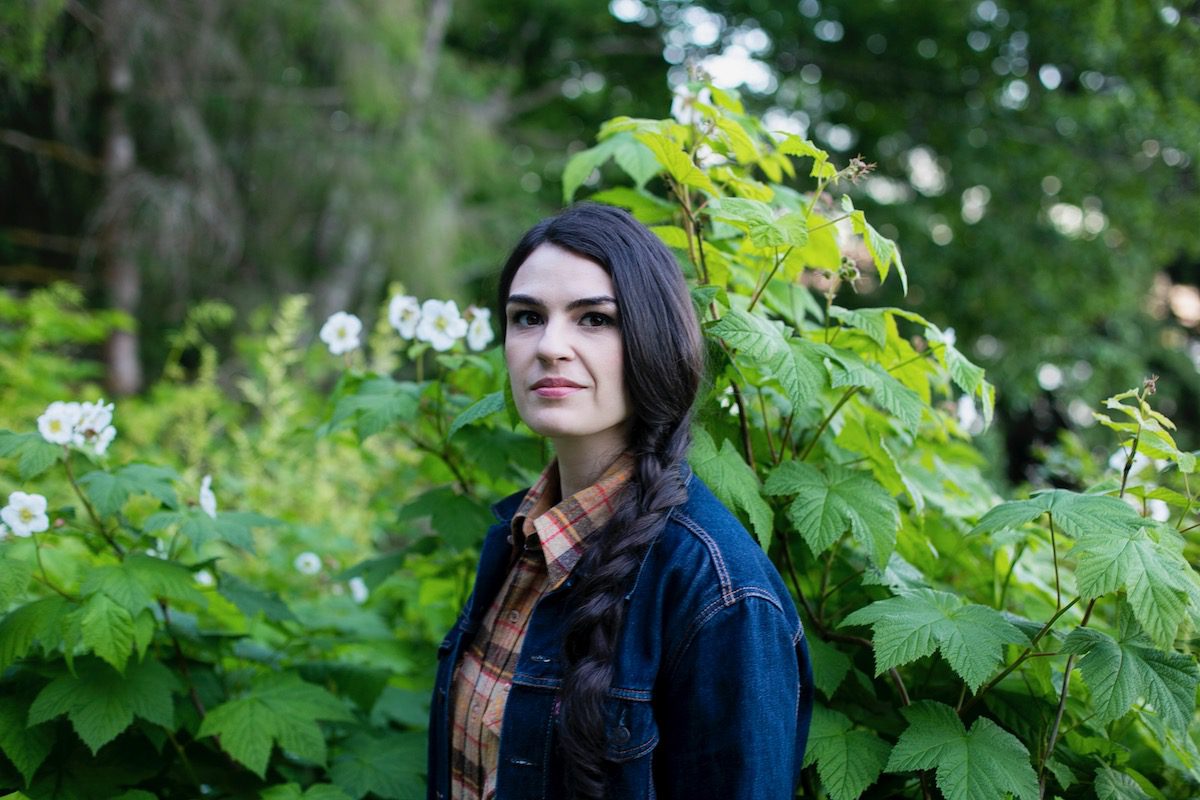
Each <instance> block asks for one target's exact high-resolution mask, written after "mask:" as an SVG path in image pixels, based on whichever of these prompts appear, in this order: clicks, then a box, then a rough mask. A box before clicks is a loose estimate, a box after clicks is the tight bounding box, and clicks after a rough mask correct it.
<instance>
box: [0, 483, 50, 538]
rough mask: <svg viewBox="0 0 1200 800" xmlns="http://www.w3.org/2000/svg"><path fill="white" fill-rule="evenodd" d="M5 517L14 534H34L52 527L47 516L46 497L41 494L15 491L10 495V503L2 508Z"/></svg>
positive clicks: (2, 515)
mask: <svg viewBox="0 0 1200 800" xmlns="http://www.w3.org/2000/svg"><path fill="white" fill-rule="evenodd" d="M0 519H3V520H4V522H5V524H7V525H8V527H9V529H10V530H12V534H13V536H32V535H33V534H35V533H40V532H41V531H44V530H46V529H47V528H49V527H50V519H49V518H48V517H47V516H46V498H44V497H42V496H41V495H40V494H25V493H24V492H13V493H12V494H10V495H9V496H8V505H6V506H5V507H4V508H3V509H0Z"/></svg>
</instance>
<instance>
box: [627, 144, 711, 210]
mask: <svg viewBox="0 0 1200 800" xmlns="http://www.w3.org/2000/svg"><path fill="white" fill-rule="evenodd" d="M634 136H635V138H636V139H637V140H638V141H639V142H641V143H642V144H644V145H646V147H648V148H649V149H650V152H651V153H653V154H654V158H655V160H656V161H658V163H659V164H661V165H662V167H663V169H665V170H666V171H667V174H668V175H670V176H671V177H672V178H673V179H674V180H675V182H676V183H679V184H681V185H683V186H692V187H694V188H696V189H700V190H702V191H705V192H708V193H709V194H710V195H712V196H713V197H720V196H721V193H720V192H719V191H718V190H717V187H716V186H714V185H713V182H712V181H711V180H709V178H708V176H707V175H705V174H704V172H703V170H701V169H700V168H699V167H697V166H696V165H695V164H693V163H692V160H691V159H690V158H688V155H687V153H685V152H684V151H683V149H682V148H681V147H680V146H679V144H678V143H677V142H676V141H675V140H674V139H671V138H670V137H667V136H664V135H662V134H661V133H653V132H650V131H641V132H639V133H636V134H634Z"/></svg>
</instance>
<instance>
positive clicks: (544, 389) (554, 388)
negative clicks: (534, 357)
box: [529, 378, 584, 398]
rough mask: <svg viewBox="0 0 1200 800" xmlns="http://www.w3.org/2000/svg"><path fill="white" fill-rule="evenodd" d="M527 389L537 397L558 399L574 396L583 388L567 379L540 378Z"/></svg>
mask: <svg viewBox="0 0 1200 800" xmlns="http://www.w3.org/2000/svg"><path fill="white" fill-rule="evenodd" d="M529 388H530V390H531V391H532V392H533V393H534V394H536V395H537V396H538V397H546V398H558V397H566V396H567V395H571V394H574V393H575V392H578V391H579V390H580V389H582V388H584V387H583V386H582V385H580V384H578V383H576V382H575V381H572V380H569V379H567V378H542V379H541V380H539V381H537V382H536V383H534V384H533V386H531V387H529Z"/></svg>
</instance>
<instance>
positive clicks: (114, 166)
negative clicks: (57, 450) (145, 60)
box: [99, 0, 143, 396]
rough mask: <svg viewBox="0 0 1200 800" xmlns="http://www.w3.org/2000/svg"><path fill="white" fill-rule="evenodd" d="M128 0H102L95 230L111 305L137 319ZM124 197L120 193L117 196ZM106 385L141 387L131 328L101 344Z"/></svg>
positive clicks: (120, 389)
mask: <svg viewBox="0 0 1200 800" xmlns="http://www.w3.org/2000/svg"><path fill="white" fill-rule="evenodd" d="M133 5H134V4H133V3H131V2H129V0H104V2H103V3H102V5H101V11H100V17H101V23H102V25H103V27H102V29H101V40H102V45H103V47H102V67H101V72H102V75H101V80H102V81H103V84H102V85H103V91H104V103H105V108H104V157H103V175H104V198H105V199H104V201H103V202H102V204H101V208H104V209H106V212H107V213H105V215H104V219H103V220H101V224H100V231H99V257H100V266H101V271H102V274H103V281H104V288H105V290H106V292H107V294H108V302H109V305H110V306H111V307H112V308H116V309H120V310H121V311H124V312H126V313H128V314H129V315H130V316H131V317H133V318H134V319H137V311H138V302H139V301H140V299H141V295H142V276H141V272H140V270H139V269H138V264H137V261H136V259H135V257H134V254H133V251H132V248H131V247H130V246H129V241H130V236H129V226H130V219H131V215H132V209H131V208H130V203H129V201H128V199H127V198H128V195H129V192H128V189H127V184H128V181H129V179H130V177H131V176H132V175H133V171H134V167H135V165H136V163H137V150H136V148H135V142H134V138H133V133H132V132H131V131H130V127H129V119H128V117H127V109H126V106H127V104H128V98H129V92H130V89H131V88H132V85H133V70H132V68H131V64H130V59H131V52H130V51H131V49H132V42H131V37H130V36H129V35H128V31H129V19H130V16H131V14H132V13H133V11H134V9H133V8H132V6H133ZM122 195H125V197H122ZM105 359H106V361H107V366H108V388H109V391H110V392H111V393H112V394H114V395H117V396H123V395H130V394H134V393H135V392H137V391H139V390H140V389H141V388H142V383H143V375H142V362H141V358H140V357H139V355H138V334H137V331H136V330H130V331H116V332H114V333H113V334H112V335H111V336H110V337H109V339H108V342H107V343H106V345H105Z"/></svg>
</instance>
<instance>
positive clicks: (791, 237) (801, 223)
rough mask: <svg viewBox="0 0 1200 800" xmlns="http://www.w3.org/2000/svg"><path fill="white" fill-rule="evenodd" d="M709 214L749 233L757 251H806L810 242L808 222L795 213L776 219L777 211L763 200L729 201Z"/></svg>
mask: <svg viewBox="0 0 1200 800" xmlns="http://www.w3.org/2000/svg"><path fill="white" fill-rule="evenodd" d="M707 211H708V213H709V214H710V215H711V216H712V217H714V218H715V219H721V220H725V221H727V222H730V223H732V224H734V225H736V226H737V227H738V228H741V229H742V230H744V231H746V232H747V233H748V234H749V235H750V241H751V243H753V244H754V246H755V247H788V246H791V245H796V246H799V247H803V246H804V244H806V243H807V242H808V222H807V220H806V219H805V216H804V214H803V213H801V212H798V211H793V212H790V213H786V214H783V215H781V216H779V217H776V216H775V210H774V209H773V208H771V206H769V205H767V204H766V203H764V202H762V201H760V200H750V199H747V198H742V197H725V198H721V199H719V200H713V201H712V202H711V203H709V204H708V207H707Z"/></svg>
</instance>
